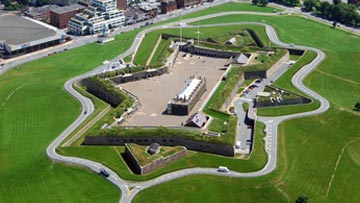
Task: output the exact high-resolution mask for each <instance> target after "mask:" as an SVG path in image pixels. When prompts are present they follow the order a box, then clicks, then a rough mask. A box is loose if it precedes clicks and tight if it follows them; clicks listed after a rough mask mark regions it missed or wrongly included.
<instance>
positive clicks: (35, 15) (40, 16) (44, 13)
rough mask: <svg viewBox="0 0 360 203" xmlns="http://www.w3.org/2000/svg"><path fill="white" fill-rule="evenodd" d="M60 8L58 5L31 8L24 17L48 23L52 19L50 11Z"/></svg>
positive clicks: (25, 12)
mask: <svg viewBox="0 0 360 203" xmlns="http://www.w3.org/2000/svg"><path fill="white" fill-rule="evenodd" d="M56 8H59V6H57V5H45V6H42V7H38V8H36V7H30V8H28V9H27V10H26V11H24V16H26V17H29V18H32V19H35V20H41V21H48V20H49V19H50V10H51V9H56Z"/></svg>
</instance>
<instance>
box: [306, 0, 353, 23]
mask: <svg viewBox="0 0 360 203" xmlns="http://www.w3.org/2000/svg"><path fill="white" fill-rule="evenodd" d="M303 7H304V9H305V10H307V11H314V12H315V13H316V15H319V16H321V17H323V18H325V19H328V20H331V21H335V22H339V23H342V24H345V25H349V26H355V25H358V24H360V15H359V13H357V11H356V6H355V5H352V4H346V3H343V2H340V1H339V0H334V2H333V4H330V3H329V2H327V1H323V2H320V1H319V0H304V4H303Z"/></svg>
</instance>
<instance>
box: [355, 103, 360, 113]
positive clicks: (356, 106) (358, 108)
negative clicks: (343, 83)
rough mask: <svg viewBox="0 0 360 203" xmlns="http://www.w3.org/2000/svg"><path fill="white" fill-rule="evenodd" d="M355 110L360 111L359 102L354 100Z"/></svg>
mask: <svg viewBox="0 0 360 203" xmlns="http://www.w3.org/2000/svg"><path fill="white" fill-rule="evenodd" d="M355 110H356V111H360V102H356V104H355Z"/></svg>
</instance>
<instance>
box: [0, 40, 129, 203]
mask: <svg viewBox="0 0 360 203" xmlns="http://www.w3.org/2000/svg"><path fill="white" fill-rule="evenodd" d="M133 37H134V33H126V34H123V35H120V36H118V37H117V40H116V41H114V42H112V43H109V44H107V45H98V44H90V45H86V46H83V47H81V48H78V49H75V50H69V51H67V52H63V53H59V54H57V55H54V56H51V57H47V58H44V59H41V60H37V61H34V62H31V63H28V64H25V65H21V66H19V67H18V68H15V69H13V70H11V71H9V72H7V73H6V74H4V75H2V76H0V89H1V91H0V139H1V142H0V143H1V144H0V161H1V170H0V182H1V186H0V202H115V201H118V200H119V192H118V190H117V189H116V187H115V186H113V185H112V184H110V183H109V182H108V181H106V180H104V179H103V178H101V177H100V176H97V175H94V173H92V172H90V171H88V170H84V169H80V168H77V167H69V166H64V165H63V164H53V163H52V162H51V161H50V160H49V159H48V157H47V156H46V153H45V149H46V147H47V146H48V145H49V144H50V142H51V141H52V140H53V139H55V137H57V136H58V135H59V134H60V133H61V132H62V131H63V130H64V129H65V128H66V127H67V126H68V125H70V123H71V122H72V121H73V120H75V118H76V117H77V115H78V114H79V113H80V112H81V108H80V104H79V102H78V101H76V100H75V99H74V98H72V97H71V96H70V95H69V94H68V93H66V92H65V91H64V90H63V84H64V83H65V81H66V80H68V79H70V78H71V77H74V76H76V75H79V74H81V73H84V72H86V71H89V70H91V69H93V68H95V67H97V66H99V65H100V64H101V62H102V61H103V60H105V59H110V58H113V57H115V56H116V55H118V54H119V53H121V52H123V51H124V50H125V49H126V48H127V47H129V46H130V44H131V43H132V40H133Z"/></svg>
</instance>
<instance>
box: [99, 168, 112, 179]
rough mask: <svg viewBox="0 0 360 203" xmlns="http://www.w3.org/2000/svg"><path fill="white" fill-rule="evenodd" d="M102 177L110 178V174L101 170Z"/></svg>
mask: <svg viewBox="0 0 360 203" xmlns="http://www.w3.org/2000/svg"><path fill="white" fill-rule="evenodd" d="M100 175H102V176H105V177H109V176H110V173H109V172H107V171H106V170H105V169H103V168H102V169H100Z"/></svg>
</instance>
